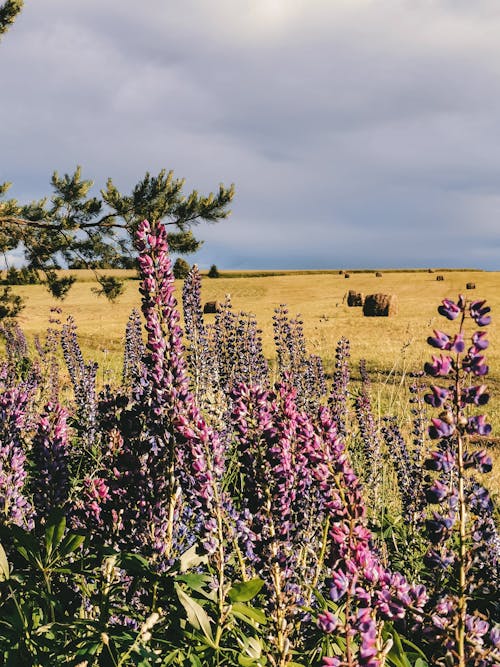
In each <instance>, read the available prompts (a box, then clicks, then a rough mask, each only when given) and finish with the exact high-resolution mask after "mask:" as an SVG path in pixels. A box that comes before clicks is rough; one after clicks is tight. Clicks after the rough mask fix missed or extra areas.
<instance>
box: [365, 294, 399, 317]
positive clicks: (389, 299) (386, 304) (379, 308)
mask: <svg viewBox="0 0 500 667" xmlns="http://www.w3.org/2000/svg"><path fill="white" fill-rule="evenodd" d="M397 312H398V300H397V297H396V295H395V294H368V296H367V297H366V299H365V303H364V305H363V315H364V316H365V317H389V316H390V315H396V313H397Z"/></svg>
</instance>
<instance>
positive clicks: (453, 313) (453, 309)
mask: <svg viewBox="0 0 500 667" xmlns="http://www.w3.org/2000/svg"><path fill="white" fill-rule="evenodd" d="M461 302H462V297H461V299H460V300H459V303H458V304H456V303H454V302H453V301H451V300H450V299H443V302H442V305H441V306H439V307H438V313H439V314H440V315H443V317H446V318H447V319H448V320H456V319H457V317H458V316H459V315H460V313H461V312H462V307H461V305H462V303H461Z"/></svg>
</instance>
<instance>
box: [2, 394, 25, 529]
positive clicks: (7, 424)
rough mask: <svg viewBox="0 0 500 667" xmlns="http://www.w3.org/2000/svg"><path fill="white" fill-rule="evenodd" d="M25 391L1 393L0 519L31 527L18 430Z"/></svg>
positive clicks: (23, 457) (23, 418)
mask: <svg viewBox="0 0 500 667" xmlns="http://www.w3.org/2000/svg"><path fill="white" fill-rule="evenodd" d="M27 400H28V394H27V393H26V392H21V391H19V390H18V389H13V390H10V391H9V390H8V391H4V392H3V393H2V394H0V522H1V523H6V524H9V523H14V524H16V525H18V526H24V527H27V528H31V527H32V526H33V521H32V514H33V509H32V507H31V505H30V504H29V503H28V500H27V498H26V496H25V495H24V487H25V484H26V480H27V470H26V456H25V454H24V451H23V448H22V443H21V433H22V432H23V430H24V427H25V420H26V402H27Z"/></svg>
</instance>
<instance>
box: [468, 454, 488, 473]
mask: <svg viewBox="0 0 500 667" xmlns="http://www.w3.org/2000/svg"><path fill="white" fill-rule="evenodd" d="M492 467H493V464H492V461H491V456H488V454H487V453H486V452H485V451H484V449H481V450H480V451H478V452H472V453H470V452H466V453H465V454H464V468H465V469H467V468H475V469H476V470H478V471H479V472H482V473H485V472H491V470H492Z"/></svg>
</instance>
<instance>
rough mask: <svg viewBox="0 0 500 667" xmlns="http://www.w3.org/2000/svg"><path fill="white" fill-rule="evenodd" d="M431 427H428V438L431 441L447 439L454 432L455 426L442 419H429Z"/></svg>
mask: <svg viewBox="0 0 500 667" xmlns="http://www.w3.org/2000/svg"><path fill="white" fill-rule="evenodd" d="M431 422H432V425H431V426H429V437H431V438H432V439H433V440H436V439H438V438H449V437H450V436H451V435H453V433H454V432H455V424H453V423H451V424H450V423H449V422H448V421H445V420H443V419H436V418H435V417H433V418H432V419H431Z"/></svg>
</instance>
